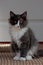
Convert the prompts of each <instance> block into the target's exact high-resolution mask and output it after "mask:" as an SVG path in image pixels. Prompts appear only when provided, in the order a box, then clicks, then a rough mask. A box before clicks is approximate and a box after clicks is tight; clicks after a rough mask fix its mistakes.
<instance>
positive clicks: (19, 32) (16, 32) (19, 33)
mask: <svg viewBox="0 0 43 65" xmlns="http://www.w3.org/2000/svg"><path fill="white" fill-rule="evenodd" d="M26 31H27V28H23V29H21V30H16V29H14V28H12V29H11V34H12V36H13V39H14V40H16V41H17V40H19V39H20V38H21V37H22V36H23V35H24V33H25V32H26Z"/></svg>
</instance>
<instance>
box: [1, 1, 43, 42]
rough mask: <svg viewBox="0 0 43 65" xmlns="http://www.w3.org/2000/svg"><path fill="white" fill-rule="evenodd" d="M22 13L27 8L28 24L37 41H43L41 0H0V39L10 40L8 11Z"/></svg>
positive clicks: (42, 5)
mask: <svg viewBox="0 0 43 65" xmlns="http://www.w3.org/2000/svg"><path fill="white" fill-rule="evenodd" d="M10 10H12V11H13V12H15V13H22V12H24V11H25V10H27V13H28V15H27V17H28V19H29V26H30V27H31V28H32V30H33V31H34V33H35V36H36V38H37V39H38V40H39V41H43V0H0V41H10V40H11V39H10V35H9V25H8V21H7V20H8V18H9V12H10Z"/></svg>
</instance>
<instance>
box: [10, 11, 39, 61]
mask: <svg viewBox="0 0 43 65" xmlns="http://www.w3.org/2000/svg"><path fill="white" fill-rule="evenodd" d="M9 26H10V27H9V32H10V36H11V41H12V44H11V46H12V50H13V51H14V52H15V53H16V56H15V57H14V60H32V59H33V57H34V55H37V52H38V46H39V44H38V42H37V40H36V38H35V36H34V33H33V31H32V30H31V29H30V28H28V27H27V12H24V13H23V14H20V15H19V14H14V13H13V12H12V11H10V21H9Z"/></svg>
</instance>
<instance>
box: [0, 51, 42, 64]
mask: <svg viewBox="0 0 43 65" xmlns="http://www.w3.org/2000/svg"><path fill="white" fill-rule="evenodd" d="M14 55H15V54H14V53H11V52H9V53H8V52H0V65H43V57H39V58H37V59H33V60H29V61H15V60H13V56H14Z"/></svg>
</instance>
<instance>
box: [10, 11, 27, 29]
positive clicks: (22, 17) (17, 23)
mask: <svg viewBox="0 0 43 65" xmlns="http://www.w3.org/2000/svg"><path fill="white" fill-rule="evenodd" d="M9 23H10V24H11V26H14V27H16V28H24V27H26V25H27V11H25V12H24V13H22V14H15V13H14V12H12V11H10V20H9Z"/></svg>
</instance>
